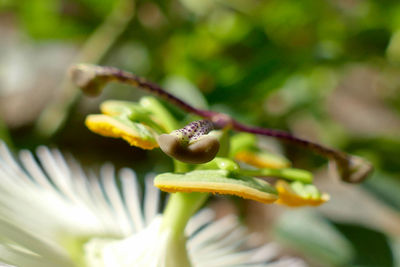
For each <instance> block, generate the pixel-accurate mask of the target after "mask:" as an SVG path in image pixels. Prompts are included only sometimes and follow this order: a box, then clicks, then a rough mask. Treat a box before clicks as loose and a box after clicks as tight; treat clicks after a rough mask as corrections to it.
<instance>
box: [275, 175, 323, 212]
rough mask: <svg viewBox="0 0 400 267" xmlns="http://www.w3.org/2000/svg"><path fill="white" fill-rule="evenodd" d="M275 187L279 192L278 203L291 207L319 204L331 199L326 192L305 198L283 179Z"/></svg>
mask: <svg viewBox="0 0 400 267" xmlns="http://www.w3.org/2000/svg"><path fill="white" fill-rule="evenodd" d="M275 187H276V189H277V190H278V193H279V199H278V200H277V201H276V203H278V204H283V205H286V206H290V207H300V206H319V205H321V204H323V203H325V202H326V201H328V200H329V195H328V194H325V193H324V194H322V195H321V196H320V197H318V198H311V197H309V198H304V197H303V196H300V195H298V194H297V193H296V192H295V191H294V190H293V189H292V188H291V187H290V185H289V184H288V183H287V182H285V181H283V180H279V181H278V182H277V183H276V185H275Z"/></svg>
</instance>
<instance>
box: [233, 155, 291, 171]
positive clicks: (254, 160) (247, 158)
mask: <svg viewBox="0 0 400 267" xmlns="http://www.w3.org/2000/svg"><path fill="white" fill-rule="evenodd" d="M235 159H236V160H237V161H241V162H244V163H246V164H249V165H251V166H254V167H257V168H260V169H262V168H269V169H282V168H288V167H290V162H289V161H288V160H286V159H284V158H282V157H279V156H275V155H272V154H266V153H262V152H252V151H240V152H238V153H237V154H236V155H235Z"/></svg>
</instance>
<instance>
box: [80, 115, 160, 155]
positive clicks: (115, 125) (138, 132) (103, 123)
mask: <svg viewBox="0 0 400 267" xmlns="http://www.w3.org/2000/svg"><path fill="white" fill-rule="evenodd" d="M85 123H86V126H87V127H88V128H89V129H90V130H91V131H92V132H95V133H97V134H100V135H102V136H106V137H114V138H122V139H124V140H125V141H127V142H128V143H129V144H130V145H132V146H137V147H140V148H143V149H153V148H156V147H158V143H157V139H156V138H157V133H156V132H155V131H154V130H153V129H151V128H150V127H147V126H146V125H143V124H139V123H133V122H130V121H125V122H122V121H121V120H118V119H117V118H114V117H111V116H107V115H89V116H88V117H87V118H86V121H85Z"/></svg>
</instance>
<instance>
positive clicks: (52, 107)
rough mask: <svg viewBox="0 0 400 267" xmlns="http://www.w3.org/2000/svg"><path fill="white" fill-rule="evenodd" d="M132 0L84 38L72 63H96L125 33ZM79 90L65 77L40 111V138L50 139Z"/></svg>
mask: <svg viewBox="0 0 400 267" xmlns="http://www.w3.org/2000/svg"><path fill="white" fill-rule="evenodd" d="M134 9H135V0H119V1H117V2H116V3H115V4H114V8H113V9H112V10H111V12H110V14H109V15H108V16H107V18H106V19H105V20H104V22H103V23H102V24H101V25H100V26H99V27H98V28H97V29H96V30H95V31H94V32H93V33H92V35H91V36H90V37H89V38H88V39H87V41H86V42H85V44H84V45H83V47H82V48H81V50H80V52H79V53H78V55H77V56H76V57H75V58H74V59H73V62H85V63H93V64H95V63H98V62H99V61H100V60H101V59H102V58H103V57H104V55H105V54H106V53H107V52H108V51H109V50H110V48H111V47H112V46H113V44H114V43H115V41H116V40H117V39H118V37H119V36H120V35H121V34H122V33H123V32H124V31H125V29H126V27H127V26H128V24H129V22H130V21H131V20H132V19H133V17H134V13H135V12H134ZM79 96H80V91H79V90H77V88H76V86H75V85H74V84H73V83H71V81H70V79H69V78H68V76H65V77H64V78H63V80H62V81H61V83H60V86H59V88H58V89H57V90H56V95H55V96H54V98H53V99H52V100H51V102H50V104H49V105H48V106H47V107H46V108H45V109H44V111H43V112H42V114H41V115H40V117H39V119H38V121H37V122H36V125H35V132H36V133H37V134H38V135H39V136H41V137H50V136H52V135H53V134H54V133H55V132H57V131H58V130H59V129H60V128H61V127H62V126H63V124H64V122H65V120H66V118H67V116H68V113H69V112H68V111H69V109H70V108H71V106H72V105H73V103H75V101H76V100H77V99H78V98H79Z"/></svg>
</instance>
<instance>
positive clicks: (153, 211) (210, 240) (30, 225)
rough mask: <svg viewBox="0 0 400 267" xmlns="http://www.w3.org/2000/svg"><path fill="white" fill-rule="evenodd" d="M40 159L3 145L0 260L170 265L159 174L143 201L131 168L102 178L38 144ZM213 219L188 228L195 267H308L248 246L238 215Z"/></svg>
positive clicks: (272, 250)
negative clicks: (13, 152)
mask: <svg viewBox="0 0 400 267" xmlns="http://www.w3.org/2000/svg"><path fill="white" fill-rule="evenodd" d="M37 156H38V158H39V162H38V161H36V159H35V157H34V155H32V154H31V153H30V152H28V151H21V152H20V153H19V159H20V161H21V164H20V163H18V162H17V161H16V160H15V159H14V158H13V156H12V155H11V153H10V152H9V150H8V149H7V147H6V146H5V145H4V144H3V143H1V142H0V262H1V261H3V262H6V263H9V264H14V265H15V266H24V267H37V266H41V267H50V266H51V267H53V266H57V267H58V266H60V267H73V266H82V264H83V262H84V261H85V262H86V263H88V265H89V266H96V267H101V266H104V267H125V266H126V267H127V266H143V267H146V266H148V267H162V266H164V265H165V258H166V254H165V253H166V251H167V250H168V247H167V244H168V235H167V234H165V233H166V232H160V225H161V220H162V216H161V215H157V213H158V209H159V206H160V193H159V191H158V189H156V188H155V187H154V186H153V185H152V183H153V177H154V175H147V176H146V180H145V186H146V187H145V195H144V203H143V205H141V199H142V198H141V196H140V193H141V190H140V189H139V185H138V182H137V179H136V175H135V173H134V172H133V171H132V170H130V169H122V170H121V171H120V172H119V174H118V177H116V175H115V171H114V168H113V166H112V165H110V164H106V165H104V166H103V167H102V168H101V172H100V173H101V175H100V176H101V179H99V178H98V177H97V176H96V175H95V174H93V172H89V175H86V174H85V172H84V171H83V170H82V168H81V166H80V165H79V163H78V162H76V161H75V160H74V159H73V158H72V157H70V158H68V160H65V158H64V157H63V156H62V155H61V153H60V152H59V151H58V150H55V149H52V150H49V149H48V148H46V147H39V148H38V149H37ZM117 179H120V180H121V185H122V188H121V190H120V189H119V187H118V186H117V182H116V181H117ZM121 191H122V192H121ZM142 206H143V208H142ZM214 217H215V214H214V212H212V211H211V210H208V209H205V210H202V211H200V212H199V213H198V214H196V215H195V216H193V217H192V218H191V220H190V221H189V223H188V225H187V228H186V229H185V233H186V234H187V236H188V241H187V249H188V254H189V257H190V259H191V262H192V263H193V266H194V267H203V266H204V267H213V266H215V267H223V266H229V267H233V266H253V267H254V266H264V267H266V266H268V267H270V266H295V267H297V266H299V267H301V266H305V264H304V262H303V261H301V260H299V259H292V258H288V259H282V260H276V258H277V257H278V252H279V249H278V248H277V246H275V245H273V244H269V245H265V246H261V247H257V248H252V249H251V248H249V247H248V243H249V242H248V241H249V239H250V238H251V235H249V234H248V233H247V230H246V228H245V227H244V226H242V225H240V223H239V222H238V220H237V218H236V217H235V216H233V215H230V216H226V217H224V218H222V219H219V220H217V221H213V220H214ZM87 240H89V242H87ZM85 242H86V244H85ZM0 266H1V263H0Z"/></svg>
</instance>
